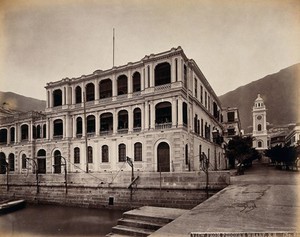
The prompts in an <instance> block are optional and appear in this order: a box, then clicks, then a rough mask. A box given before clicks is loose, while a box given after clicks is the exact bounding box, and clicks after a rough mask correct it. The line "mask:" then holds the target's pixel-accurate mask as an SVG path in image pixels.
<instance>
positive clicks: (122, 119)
mask: <svg viewBox="0 0 300 237" xmlns="http://www.w3.org/2000/svg"><path fill="white" fill-rule="evenodd" d="M118 130H119V132H120V131H124V132H127V130H128V112H127V111H126V110H121V111H119V113H118Z"/></svg>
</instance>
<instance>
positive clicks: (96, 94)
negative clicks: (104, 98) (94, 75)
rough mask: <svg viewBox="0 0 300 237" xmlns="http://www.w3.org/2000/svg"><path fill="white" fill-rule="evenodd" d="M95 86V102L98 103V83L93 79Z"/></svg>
mask: <svg viewBox="0 0 300 237" xmlns="http://www.w3.org/2000/svg"><path fill="white" fill-rule="evenodd" d="M94 84H95V101H99V99H100V97H99V89H100V88H99V83H97V80H96V79H95V81H94Z"/></svg>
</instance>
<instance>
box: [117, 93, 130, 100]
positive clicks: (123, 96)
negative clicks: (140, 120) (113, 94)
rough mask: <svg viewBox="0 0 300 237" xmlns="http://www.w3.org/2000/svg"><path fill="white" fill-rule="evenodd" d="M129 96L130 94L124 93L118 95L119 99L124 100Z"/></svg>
mask: <svg viewBox="0 0 300 237" xmlns="http://www.w3.org/2000/svg"><path fill="white" fill-rule="evenodd" d="M127 98H128V94H124V95H118V96H117V100H124V99H127Z"/></svg>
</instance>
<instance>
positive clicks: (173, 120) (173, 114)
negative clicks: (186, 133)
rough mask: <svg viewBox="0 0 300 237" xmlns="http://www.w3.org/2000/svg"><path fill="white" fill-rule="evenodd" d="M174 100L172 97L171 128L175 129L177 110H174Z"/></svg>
mask: <svg viewBox="0 0 300 237" xmlns="http://www.w3.org/2000/svg"><path fill="white" fill-rule="evenodd" d="M176 107H177V106H176V99H175V98H174V97H172V127H176V125H177V115H176V113H177V108H176Z"/></svg>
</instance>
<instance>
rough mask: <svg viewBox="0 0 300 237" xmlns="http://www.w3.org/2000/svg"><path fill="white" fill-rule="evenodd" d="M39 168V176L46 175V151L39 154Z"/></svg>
mask: <svg viewBox="0 0 300 237" xmlns="http://www.w3.org/2000/svg"><path fill="white" fill-rule="evenodd" d="M37 166H38V173H39V174H46V151H45V150H44V149H40V150H39V151H38V153H37Z"/></svg>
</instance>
